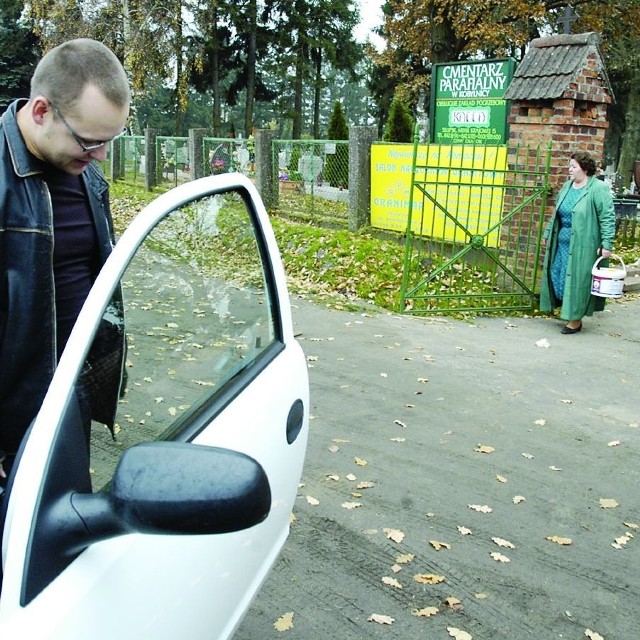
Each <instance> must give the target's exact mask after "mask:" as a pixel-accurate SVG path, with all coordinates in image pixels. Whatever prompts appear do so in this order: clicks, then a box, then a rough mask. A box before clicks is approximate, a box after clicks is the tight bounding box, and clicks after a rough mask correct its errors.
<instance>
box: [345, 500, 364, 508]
mask: <svg viewBox="0 0 640 640" xmlns="http://www.w3.org/2000/svg"><path fill="white" fill-rule="evenodd" d="M340 506H341V507H342V508H343V509H357V508H358V507H361V506H362V503H361V502H343V503H342V504H341V505H340Z"/></svg>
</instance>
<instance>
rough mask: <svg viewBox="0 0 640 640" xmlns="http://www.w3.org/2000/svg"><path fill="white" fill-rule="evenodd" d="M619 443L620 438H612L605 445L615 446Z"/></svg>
mask: <svg viewBox="0 0 640 640" xmlns="http://www.w3.org/2000/svg"><path fill="white" fill-rule="evenodd" d="M619 444H620V440H612V441H611V442H609V443H607V447H617V446H618V445H619Z"/></svg>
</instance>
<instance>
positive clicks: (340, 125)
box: [324, 102, 349, 187]
mask: <svg viewBox="0 0 640 640" xmlns="http://www.w3.org/2000/svg"><path fill="white" fill-rule="evenodd" d="M327 135H328V137H329V140H348V139H349V127H348V125H347V120H346V118H345V117H344V111H343V110H342V105H341V104H340V102H336V103H335V105H334V107H333V113H332V114H331V120H329V130H328V132H327ZM324 175H325V178H326V179H327V180H329V184H330V185H331V186H332V187H346V186H348V184H349V146H348V145H346V144H338V145H336V150H335V153H333V154H329V155H327V159H326V164H325V170H324Z"/></svg>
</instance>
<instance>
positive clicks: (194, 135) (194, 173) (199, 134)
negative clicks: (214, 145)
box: [189, 129, 210, 180]
mask: <svg viewBox="0 0 640 640" xmlns="http://www.w3.org/2000/svg"><path fill="white" fill-rule="evenodd" d="M209 132H210V129H189V163H190V170H191V171H190V176H191V180H197V179H198V178H204V176H205V168H204V165H205V163H204V158H203V157H202V156H203V153H202V138H205V137H206V136H208V135H209Z"/></svg>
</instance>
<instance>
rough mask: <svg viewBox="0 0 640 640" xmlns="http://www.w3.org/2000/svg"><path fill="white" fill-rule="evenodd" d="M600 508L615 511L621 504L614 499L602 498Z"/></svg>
mask: <svg viewBox="0 0 640 640" xmlns="http://www.w3.org/2000/svg"><path fill="white" fill-rule="evenodd" d="M600 506H601V507H602V508H603V509H615V508H616V507H619V506H620V503H619V502H618V501H617V500H614V499H613V498H600Z"/></svg>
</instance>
